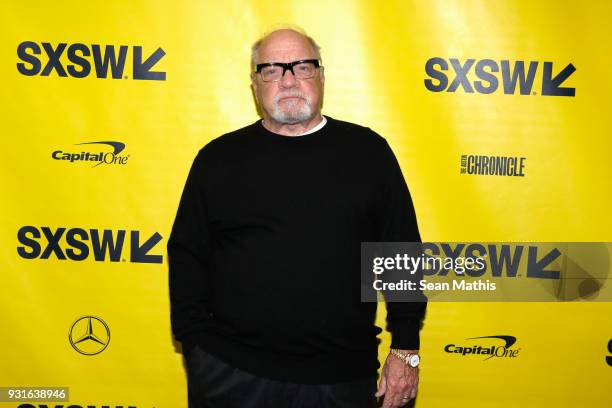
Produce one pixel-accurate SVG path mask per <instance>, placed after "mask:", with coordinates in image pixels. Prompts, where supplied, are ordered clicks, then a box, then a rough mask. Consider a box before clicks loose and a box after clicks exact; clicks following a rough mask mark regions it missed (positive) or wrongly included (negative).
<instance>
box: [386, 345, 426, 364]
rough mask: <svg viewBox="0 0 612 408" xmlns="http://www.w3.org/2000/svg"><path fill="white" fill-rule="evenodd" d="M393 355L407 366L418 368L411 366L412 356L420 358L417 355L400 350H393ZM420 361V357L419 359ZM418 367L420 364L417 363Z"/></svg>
mask: <svg viewBox="0 0 612 408" xmlns="http://www.w3.org/2000/svg"><path fill="white" fill-rule="evenodd" d="M391 354H393V355H394V356H396V357H397V358H399V359H400V360H402V361H403V362H404V363H405V364H406V365H408V366H410V367H416V366H413V365H412V364H410V358H411V357H412V356H418V354H417V353H407V352H404V351H400V350H398V349H393V348H392V349H391ZM419 360H420V357H419ZM417 365H418V363H417Z"/></svg>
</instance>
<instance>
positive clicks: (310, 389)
mask: <svg viewBox="0 0 612 408" xmlns="http://www.w3.org/2000/svg"><path fill="white" fill-rule="evenodd" d="M185 364H186V366H187V381H188V394H189V408H332V407H333V408H375V407H377V406H378V404H377V400H376V397H375V396H374V393H375V392H376V388H377V381H376V380H377V379H376V377H372V378H368V379H364V380H358V381H351V382H346V383H339V384H316V385H312V384H294V383H287V382H282V381H275V380H271V379H268V378H262V377H258V376H255V375H253V374H250V373H247V372H244V371H242V370H240V369H237V368H234V367H232V366H230V365H228V364H226V363H224V362H223V361H221V360H219V359H217V358H216V357H214V356H212V355H210V354H209V353H207V352H205V351H204V350H202V349H201V348H200V347H199V346H195V348H192V349H191V350H189V351H188V352H186V353H185Z"/></svg>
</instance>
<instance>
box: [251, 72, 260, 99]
mask: <svg viewBox="0 0 612 408" xmlns="http://www.w3.org/2000/svg"><path fill="white" fill-rule="evenodd" d="M255 75H257V74H256V73H254V72H251V87H252V88H253V95H254V96H255V102H257V103H259V100H258V99H257V77H256V76H255Z"/></svg>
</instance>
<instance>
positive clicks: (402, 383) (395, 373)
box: [375, 350, 419, 408]
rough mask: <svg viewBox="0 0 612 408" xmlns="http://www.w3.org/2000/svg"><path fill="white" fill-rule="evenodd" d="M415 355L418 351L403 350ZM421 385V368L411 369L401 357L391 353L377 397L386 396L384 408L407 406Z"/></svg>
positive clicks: (381, 377)
mask: <svg viewBox="0 0 612 408" xmlns="http://www.w3.org/2000/svg"><path fill="white" fill-rule="evenodd" d="M401 351H404V352H407V353H411V354H415V353H418V352H419V351H418V350H401ZM418 384H419V368H418V367H410V366H409V365H408V364H406V363H404V362H403V361H402V360H401V359H400V358H399V357H396V356H394V355H393V354H391V353H389V355H388V356H387V359H386V360H385V365H384V366H383V369H382V372H381V376H380V383H379V384H378V391H377V392H376V394H375V395H376V397H381V396H383V395H384V396H385V399H384V401H383V405H382V407H383V408H397V407H401V406H403V405H406V404H407V403H408V401H410V400H411V399H413V398H414V397H415V396H416V392H417V387H418Z"/></svg>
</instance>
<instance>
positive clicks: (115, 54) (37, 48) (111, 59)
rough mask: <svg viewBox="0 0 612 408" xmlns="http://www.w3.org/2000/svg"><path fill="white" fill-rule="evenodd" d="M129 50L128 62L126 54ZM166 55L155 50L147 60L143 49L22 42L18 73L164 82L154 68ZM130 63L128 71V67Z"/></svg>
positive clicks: (163, 73)
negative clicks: (93, 76)
mask: <svg viewBox="0 0 612 408" xmlns="http://www.w3.org/2000/svg"><path fill="white" fill-rule="evenodd" d="M130 50H131V56H132V58H131V60H128V53H129V51H130ZM164 55H166V53H165V51H164V50H163V49H162V48H161V47H158V48H157V49H156V50H155V51H153V52H152V53H150V54H149V56H147V57H143V49H142V46H139V45H134V46H131V47H130V46H128V45H119V46H115V45H100V44H91V45H86V44H82V43H75V44H67V43H59V44H57V45H55V46H53V45H52V44H51V43H48V42H43V43H40V44H38V43H37V42H34V41H24V42H22V43H21V44H19V45H18V46H17V57H18V58H19V59H20V60H21V62H18V63H17V71H19V73H21V74H22V75H25V76H36V75H39V76H42V77H48V76H50V75H52V74H55V75H57V76H58V77H68V76H70V77H72V78H85V77H87V76H91V75H95V76H96V78H109V77H110V78H112V79H128V78H130V77H131V78H132V79H139V80H149V81H165V80H166V72H164V71H153V67H154V66H155V65H156V64H157V63H158V62H159V61H160V60H161V59H162V58H163V57H164ZM130 61H131V68H132V69H131V71H130V70H129V67H128V66H127V65H128V63H129V62H130Z"/></svg>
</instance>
